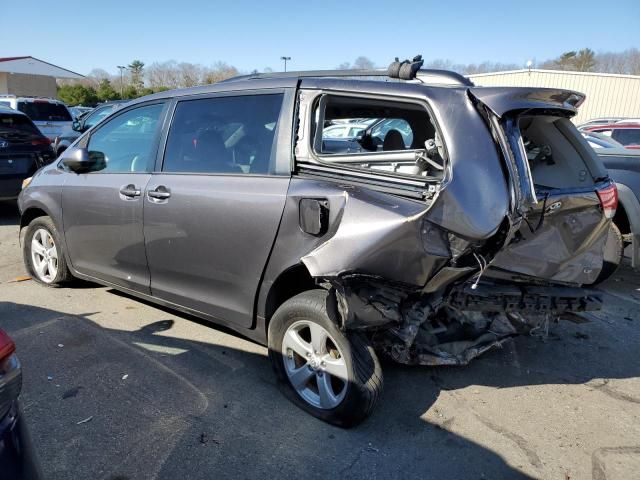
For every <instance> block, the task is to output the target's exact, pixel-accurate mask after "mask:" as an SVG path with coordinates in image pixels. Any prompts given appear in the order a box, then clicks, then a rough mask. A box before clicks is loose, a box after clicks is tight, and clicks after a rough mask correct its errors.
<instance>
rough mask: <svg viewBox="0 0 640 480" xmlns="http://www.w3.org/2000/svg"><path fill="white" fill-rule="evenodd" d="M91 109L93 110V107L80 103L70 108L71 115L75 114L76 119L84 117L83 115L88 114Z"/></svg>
mask: <svg viewBox="0 0 640 480" xmlns="http://www.w3.org/2000/svg"><path fill="white" fill-rule="evenodd" d="M91 110H93V107H83V106H80V105H79V106H77V107H70V108H69V111H70V112H71V115H72V116H73V119H74V120H78V119H79V118H80V117H82V116H83V115H86V114H87V113H89V112H90V111H91Z"/></svg>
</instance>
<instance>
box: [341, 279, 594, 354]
mask: <svg viewBox="0 0 640 480" xmlns="http://www.w3.org/2000/svg"><path fill="white" fill-rule="evenodd" d="M330 283H331V286H332V289H331V290H332V292H333V294H334V297H335V299H336V307H337V312H336V313H337V317H338V319H339V321H340V322H341V327H342V328H343V329H345V330H365V331H368V332H370V334H371V339H372V342H373V344H374V347H375V348H376V349H377V350H379V351H383V352H385V353H387V354H388V355H389V356H390V357H391V358H393V359H394V360H395V361H397V362H400V363H404V364H410V365H466V364H467V363H469V361H471V360H472V359H473V358H475V357H477V356H479V355H481V354H483V353H484V352H486V351H488V350H490V349H492V348H496V347H500V346H501V345H502V344H503V343H504V342H505V341H506V340H508V339H509V338H511V337H514V336H517V335H523V334H525V335H546V334H547V333H548V329H549V325H550V324H551V323H552V322H557V321H559V319H560V318H561V316H562V315H563V314H568V313H577V312H587V311H594V310H599V309H600V308H601V306H602V294H601V293H600V292H599V291H598V290H594V289H584V288H574V287H565V286H557V285H548V286H546V285H544V286H539V285H528V284H522V285H518V284H508V285H505V284H499V283H490V282H483V283H480V284H479V285H477V288H475V289H474V288H472V286H471V283H469V282H465V283H462V284H460V285H457V286H455V287H453V288H452V289H451V290H450V291H449V293H448V294H447V295H445V296H444V297H443V296H442V295H437V294H425V293H423V292H422V291H420V290H415V289H411V288H405V287H403V286H402V285H399V284H390V283H386V282H384V280H382V279H380V278H376V277H370V276H365V275H348V276H344V277H341V278H340V279H334V280H332V281H331V282H330Z"/></svg>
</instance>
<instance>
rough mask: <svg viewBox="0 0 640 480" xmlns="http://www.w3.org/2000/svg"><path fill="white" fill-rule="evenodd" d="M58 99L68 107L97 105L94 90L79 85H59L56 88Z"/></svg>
mask: <svg viewBox="0 0 640 480" xmlns="http://www.w3.org/2000/svg"><path fill="white" fill-rule="evenodd" d="M58 98H60V100H62V101H63V102H64V103H66V104H67V105H70V106H75V105H83V106H85V107H93V106H95V105H96V104H97V103H98V96H97V94H96V90H95V89H94V88H93V87H91V86H89V87H87V86H84V85H81V84H76V85H61V86H60V87H58Z"/></svg>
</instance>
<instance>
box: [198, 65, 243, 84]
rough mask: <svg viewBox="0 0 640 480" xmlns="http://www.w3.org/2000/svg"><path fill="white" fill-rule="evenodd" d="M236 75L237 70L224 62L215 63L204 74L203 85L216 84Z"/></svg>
mask: <svg viewBox="0 0 640 480" xmlns="http://www.w3.org/2000/svg"><path fill="white" fill-rule="evenodd" d="M236 75H238V69H237V68H236V67H233V66H231V65H229V64H227V63H225V62H216V63H214V64H213V66H212V67H211V68H210V69H207V70H206V71H205V73H204V79H203V80H204V83H205V84H209V83H216V82H220V81H222V80H226V79H227V78H231V77H235V76H236Z"/></svg>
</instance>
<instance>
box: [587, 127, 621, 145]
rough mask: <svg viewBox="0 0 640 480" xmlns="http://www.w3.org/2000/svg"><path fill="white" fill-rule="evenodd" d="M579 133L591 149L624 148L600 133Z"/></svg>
mask: <svg viewBox="0 0 640 480" xmlns="http://www.w3.org/2000/svg"><path fill="white" fill-rule="evenodd" d="M581 133H582V136H583V137H584V138H585V140H586V141H587V142H589V145H590V146H591V148H594V149H598V148H624V145H622V144H621V143H620V142H616V141H615V140H614V139H613V138H611V137H608V136H607V135H603V134H602V133H596V132H587V131H583V132H581Z"/></svg>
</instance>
